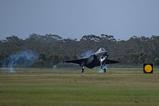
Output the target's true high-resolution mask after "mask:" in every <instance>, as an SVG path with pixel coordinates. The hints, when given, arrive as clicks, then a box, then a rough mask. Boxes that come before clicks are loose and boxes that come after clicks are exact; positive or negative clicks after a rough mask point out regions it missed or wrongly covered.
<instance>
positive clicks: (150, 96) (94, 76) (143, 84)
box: [0, 68, 159, 106]
mask: <svg viewBox="0 0 159 106" xmlns="http://www.w3.org/2000/svg"><path fill="white" fill-rule="evenodd" d="M96 105H100V106H106V105H107V106H114V105H118V106H142V105H144V106H150V105H151V106H156V105H159V72H158V69H155V72H154V74H143V72H142V69H139V68H111V69H109V71H108V73H106V74H101V73H97V72H96V71H95V70H93V71H90V70H87V71H86V73H84V74H81V73H80V70H69V69H66V70H64V69H56V70H55V69H54V70H53V69H17V72H16V73H8V72H4V71H3V69H1V71H0V106H96Z"/></svg>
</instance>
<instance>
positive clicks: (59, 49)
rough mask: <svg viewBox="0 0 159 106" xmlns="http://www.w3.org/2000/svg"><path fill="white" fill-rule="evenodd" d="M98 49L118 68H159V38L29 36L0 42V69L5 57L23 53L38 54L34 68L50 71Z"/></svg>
mask: <svg viewBox="0 0 159 106" xmlns="http://www.w3.org/2000/svg"><path fill="white" fill-rule="evenodd" d="M100 47H103V48H105V49H106V50H108V52H109V54H110V58H111V59H116V60H119V61H120V64H125V65H139V64H143V63H146V62H149V63H154V64H156V65H158V64H159V49H158V48H159V36H154V35H153V36H152V37H150V38H149V37H144V36H142V37H137V36H133V37H131V38H129V39H128V40H116V39H115V38H114V37H113V36H112V35H105V34H101V35H100V36H97V35H93V34H90V35H84V36H83V37H82V38H81V39H80V40H77V39H64V38H62V37H61V36H59V35H55V34H46V35H38V34H31V35H30V36H29V37H28V38H27V39H20V38H18V37H17V36H10V37H7V38H6V39H5V40H1V41H0V66H3V61H4V60H5V59H6V58H7V57H8V56H10V55H12V54H15V53H17V52H19V51H23V50H26V49H28V50H32V51H33V52H36V53H37V54H38V60H37V61H36V62H35V63H34V64H33V66H37V67H52V66H53V65H54V64H57V63H59V62H62V61H63V60H70V59H77V58H79V57H80V53H81V52H83V51H86V50H92V51H96V50H97V49H98V48H100Z"/></svg>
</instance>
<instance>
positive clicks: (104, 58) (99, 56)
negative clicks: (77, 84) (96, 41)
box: [65, 48, 119, 73]
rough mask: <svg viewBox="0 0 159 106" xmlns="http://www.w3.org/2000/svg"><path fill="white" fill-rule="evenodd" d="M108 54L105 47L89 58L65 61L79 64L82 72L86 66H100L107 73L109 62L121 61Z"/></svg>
mask: <svg viewBox="0 0 159 106" xmlns="http://www.w3.org/2000/svg"><path fill="white" fill-rule="evenodd" d="M108 56H109V55H108V52H107V51H106V50H105V49H104V48H99V50H97V52H95V53H94V54H92V55H90V56H89V57H87V58H82V59H77V60H70V61H65V62H67V63H75V64H79V65H80V66H81V68H82V69H81V73H83V72H84V67H87V68H94V67H97V66H100V68H101V70H103V72H104V73H105V72H106V71H107V64H114V63H119V62H118V61H116V60H110V59H108Z"/></svg>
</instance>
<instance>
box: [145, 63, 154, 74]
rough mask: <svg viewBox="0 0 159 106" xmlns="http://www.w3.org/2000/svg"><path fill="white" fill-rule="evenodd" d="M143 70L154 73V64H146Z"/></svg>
mask: <svg viewBox="0 0 159 106" xmlns="http://www.w3.org/2000/svg"><path fill="white" fill-rule="evenodd" d="M143 71H144V73H153V64H144V65H143Z"/></svg>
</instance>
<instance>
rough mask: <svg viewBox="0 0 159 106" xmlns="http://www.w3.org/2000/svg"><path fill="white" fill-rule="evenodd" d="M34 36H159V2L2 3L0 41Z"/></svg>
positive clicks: (31, 0) (20, 0) (38, 0)
mask: <svg viewBox="0 0 159 106" xmlns="http://www.w3.org/2000/svg"><path fill="white" fill-rule="evenodd" d="M32 33H37V34H48V33H52V34H58V35H60V36H62V37H63V38H78V39H79V38H81V37H82V36H83V35H88V34H95V35H100V34H108V35H114V37H115V38H116V39H121V40H122V39H124V40H125V39H128V38H129V37H131V36H133V35H136V36H143V35H144V36H147V37H150V36H151V35H159V0H0V39H4V38H5V37H7V36H11V35H16V36H18V37H20V38H27V37H28V36H29V35H30V34H32Z"/></svg>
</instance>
